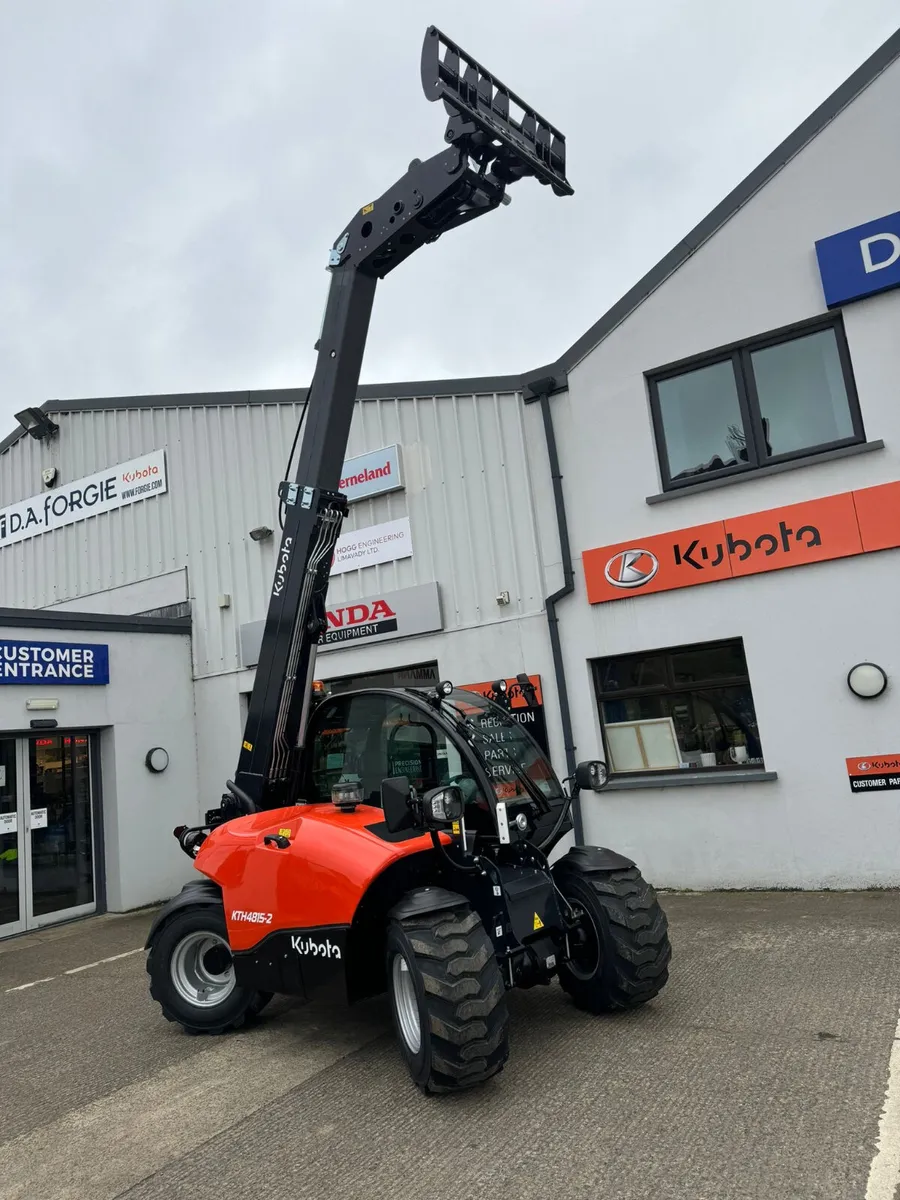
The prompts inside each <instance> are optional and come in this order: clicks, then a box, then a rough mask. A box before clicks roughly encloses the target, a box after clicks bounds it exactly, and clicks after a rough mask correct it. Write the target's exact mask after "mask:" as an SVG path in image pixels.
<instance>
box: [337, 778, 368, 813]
mask: <svg viewBox="0 0 900 1200" xmlns="http://www.w3.org/2000/svg"><path fill="white" fill-rule="evenodd" d="M362 802H363V792H362V784H361V783H360V782H359V781H358V780H356V781H355V782H354V781H351V780H342V781H341V782H339V783H335V784H333V785H332V788H331V803H332V804H333V805H334V806H335V808H339V809H341V810H342V811H343V810H346V811H348V812H352V811H353V810H354V809H355V808H356V806H357V804H362Z"/></svg>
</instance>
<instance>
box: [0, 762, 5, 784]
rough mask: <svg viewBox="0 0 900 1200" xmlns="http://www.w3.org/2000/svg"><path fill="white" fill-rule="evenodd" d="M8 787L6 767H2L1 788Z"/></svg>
mask: <svg viewBox="0 0 900 1200" xmlns="http://www.w3.org/2000/svg"><path fill="white" fill-rule="evenodd" d="M5 787H6V766H5V764H4V765H2V766H0V788H5Z"/></svg>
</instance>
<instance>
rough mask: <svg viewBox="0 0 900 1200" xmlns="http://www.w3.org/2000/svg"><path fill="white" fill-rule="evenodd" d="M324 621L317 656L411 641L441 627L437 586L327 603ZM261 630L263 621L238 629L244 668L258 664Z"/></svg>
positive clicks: (251, 622)
mask: <svg viewBox="0 0 900 1200" xmlns="http://www.w3.org/2000/svg"><path fill="white" fill-rule="evenodd" d="M326 619H327V621H328V626H327V628H326V630H325V632H324V634H323V635H322V638H321V640H320V642H319V651H320V652H321V651H323V650H333V649H335V648H336V647H341V646H361V645H370V644H371V643H372V642H387V641H391V640H392V639H394V638H404V637H414V636H415V635H416V634H417V633H433V632H434V631H436V630H439V629H443V627H444V622H443V618H442V615H441V597H440V592H439V590H438V585H437V584H436V583H420V584H419V585H418V586H417V587H410V588H401V589H400V590H399V591H396V592H379V593H378V595H375V596H366V597H365V599H363V600H347V601H337V600H335V601H329V602H328V611H327V614H326ZM264 628H265V621H250V622H249V623H248V624H246V625H242V626H241V661H242V663H243V665H244V666H245V667H252V666H254V665H255V664H256V663H257V662H258V661H259V647H260V645H261V643H262V635H263V630H264Z"/></svg>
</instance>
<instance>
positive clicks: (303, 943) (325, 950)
mask: <svg viewBox="0 0 900 1200" xmlns="http://www.w3.org/2000/svg"><path fill="white" fill-rule="evenodd" d="M291 946H292V948H293V949H294V950H296V951H297V953H298V954H299V955H300V956H301V958H308V957H315V958H340V957H341V948H340V946H336V945H335V944H334V942H332V941H329V940H328V939H327V938H326V939H325V941H324V942H317V941H316V940H315V938H311V937H302V936H300V935H299V934H298V935H297V936H296V937H292V938H291Z"/></svg>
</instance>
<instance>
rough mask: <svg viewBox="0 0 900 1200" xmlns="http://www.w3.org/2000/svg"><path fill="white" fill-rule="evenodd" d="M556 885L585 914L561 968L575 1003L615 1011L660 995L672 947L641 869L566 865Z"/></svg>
mask: <svg viewBox="0 0 900 1200" xmlns="http://www.w3.org/2000/svg"><path fill="white" fill-rule="evenodd" d="M556 883H557V885H558V887H559V889H560V891H561V892H562V894H563V895H564V896H565V898H566V899H567V900H568V901H569V902H570V903H571V904H572V905H573V906H574V907H576V908H577V910H578V911H579V912H580V914H581V916H580V921H579V925H578V928H577V929H576V931H575V933H574V934H570V936H569V944H570V947H571V951H572V953H571V958H570V959H569V960H568V961H567V962H564V963H562V964H561V965H560V968H559V982H560V983H561V984H562V987H563V989H564V990H565V991H566V992H568V993H569V995H570V996H571V997H572V999H573V1001H574V1002H575V1004H576V1005H577V1006H578V1007H579V1008H583V1009H586V1010H587V1011H588V1012H593V1013H600V1012H611V1011H615V1010H616V1009H626V1008H636V1007H637V1006H638V1005H640V1004H646V1002H647V1001H648V1000H652V999H653V997H654V996H657V995H658V994H659V993H660V992H661V991H662V989H663V987H664V986H665V984H666V981H667V980H668V977H669V959H670V958H671V956H672V948H671V946H670V944H669V931H668V923H667V921H666V914H665V913H664V912H663V910H662V908H661V907H660V904H659V900H658V899H657V896H656V892H655V891H654V890H653V888H652V887H651V886H650V884H649V883H647V882H646V880H645V879H644V878H643V876H642V875H641V873H640V871H639V870H638V869H637V867H630V868H618V869H613V870H602V869H594V870H589V869H588V870H586V869H583V868H581V867H576V866H575V865H574V864H567V865H566V867H565V868H564V869H563V870H561V871H559V873H558V874H557V875H556Z"/></svg>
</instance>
